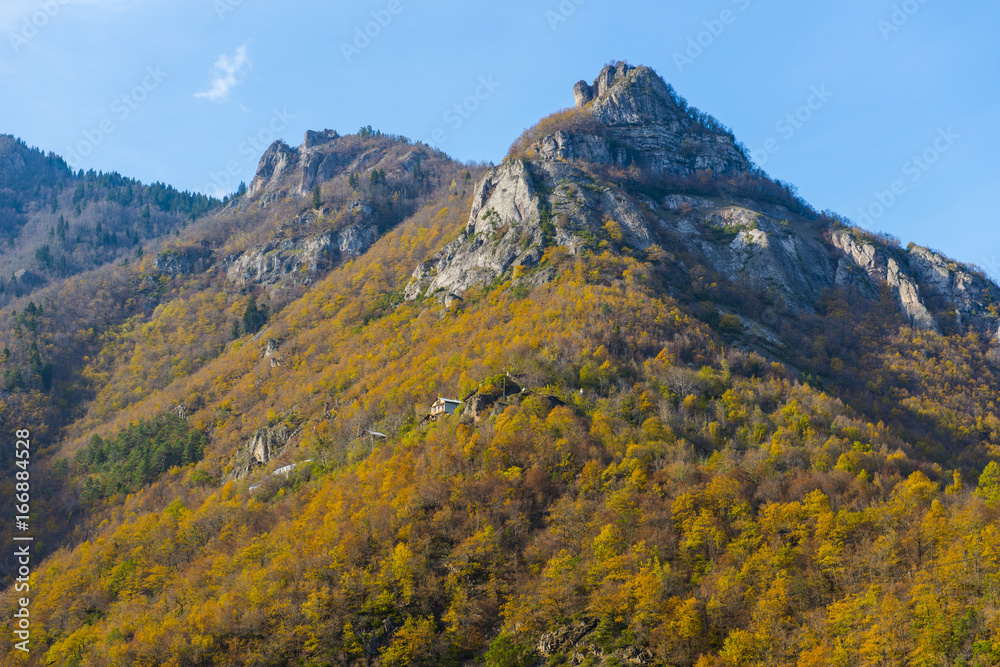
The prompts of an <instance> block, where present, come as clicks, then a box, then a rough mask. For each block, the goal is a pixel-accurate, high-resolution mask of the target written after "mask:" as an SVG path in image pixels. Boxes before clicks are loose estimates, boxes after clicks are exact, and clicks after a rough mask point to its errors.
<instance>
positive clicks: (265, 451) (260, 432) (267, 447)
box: [226, 424, 291, 481]
mask: <svg viewBox="0 0 1000 667" xmlns="http://www.w3.org/2000/svg"><path fill="white" fill-rule="evenodd" d="M290 437H291V434H289V432H288V429H287V428H286V427H285V425H284V424H282V425H280V426H276V427H274V428H269V427H264V428H259V429H257V430H256V431H254V434H253V435H252V436H250V438H249V439H248V440H247V441H246V442H245V443H244V444H243V445H242V446H241V447H240V448H239V449H238V450H237V451H236V456H235V457H234V461H233V467H232V469H231V470H230V472H229V473H227V474H226V481H228V480H233V479H243V478H244V477H246V476H247V475H249V474H250V473H252V472H253V471H254V470H257V469H258V468H261V467H263V466H265V465H267V464H268V462H270V461H271V460H272V459H274V458H277V457H278V456H279V455H280V454H281V452H282V451H284V449H285V445H287V444H288V440H289V438H290Z"/></svg>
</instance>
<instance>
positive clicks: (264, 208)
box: [0, 63, 1000, 667]
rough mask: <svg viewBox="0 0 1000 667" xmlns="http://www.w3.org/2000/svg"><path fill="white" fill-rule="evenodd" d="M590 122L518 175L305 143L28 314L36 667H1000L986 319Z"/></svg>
mask: <svg viewBox="0 0 1000 667" xmlns="http://www.w3.org/2000/svg"><path fill="white" fill-rule="evenodd" d="M575 93H576V95H575V97H576V101H577V106H576V107H574V108H573V109H571V110H567V111H563V112H560V113H558V114H556V115H554V116H551V117H549V118H546V119H543V121H541V122H540V123H539V125H538V126H536V127H534V128H531V129H530V130H528V131H527V132H526V133H525V134H524V135H523V136H522V137H521V138H520V139H519V140H518V141H516V142H515V143H514V145H513V147H512V150H511V154H510V155H509V156H508V158H507V159H506V160H504V162H503V163H502V164H500V165H497V166H494V167H490V168H484V167H479V166H475V165H461V164H458V163H455V162H453V161H451V160H449V159H447V157H446V156H444V155H442V154H440V153H438V152H435V151H433V150H432V149H429V148H428V147H426V146H423V145H420V144H411V143H409V142H408V141H406V140H404V139H401V138H398V137H392V136H385V135H381V133H378V132H373V131H372V130H371V129H370V128H365V129H364V130H363V131H362V132H360V133H359V134H358V135H352V136H340V135H339V134H337V133H335V132H332V131H325V132H310V133H307V135H306V137H305V140H304V142H303V144H302V145H301V146H299V147H297V148H292V147H290V146H288V145H286V144H284V143H281V142H277V143H275V144H274V145H272V146H271V147H270V148H269V149H268V151H267V152H266V153H265V155H264V156H263V157H262V159H261V162H260V166H259V168H258V172H257V176H256V177H255V179H254V181H253V182H252V183H251V185H250V187H249V188H248V189H247V191H246V193H245V194H242V195H241V196H240V197H238V198H237V199H235V200H233V201H231V202H228V205H227V206H226V207H225V208H223V209H221V210H220V211H217V212H214V213H213V214H211V215H210V216H207V217H205V218H204V219H202V220H199V221H197V222H196V223H193V224H189V225H188V226H187V228H186V229H185V230H184V232H183V233H182V234H181V235H180V237H179V238H178V239H177V241H176V242H175V243H173V244H172V245H170V246H169V247H162V248H159V249H157V251H156V252H150V253H146V256H145V257H144V258H143V259H142V260H141V261H140V262H135V261H133V262H131V263H130V264H129V265H128V266H122V265H120V264H119V265H117V266H115V267H114V268H113V269H112V268H111V267H105V268H104V269H101V270H97V271H94V272H92V273H88V274H85V275H83V276H81V277H79V278H77V279H74V280H71V281H67V282H65V283H64V284H63V287H62V288H61V290H60V291H59V292H56V291H55V290H54V288H53V287H49V288H46V289H43V290H42V291H41V292H39V296H40V299H39V300H40V301H41V303H42V305H41V306H40V307H39V306H38V305H37V304H36V305H35V306H34V307H33V308H31V309H28V308H27V305H26V304H25V305H22V306H20V307H19V308H18V310H17V314H16V316H15V319H14V320H11V322H10V328H11V330H13V326H14V324H15V322H16V323H17V325H18V326H20V328H21V334H20V337H19V338H17V337H14V338H10V339H9V340H10V341H13V342H17V344H19V345H21V347H19V348H18V351H17V352H16V353H14V352H12V355H14V354H17V355H21V356H19V357H16V359H17V360H19V361H18V363H19V364H20V366H21V367H23V368H29V369H31V370H32V371H34V370H35V369H36V368H37V370H38V372H37V373H35V374H34V375H31V374H30V373H29V375H28V376H29V378H30V383H31V384H30V385H29V386H26V387H18V388H15V389H13V390H11V391H12V393H10V394H5V395H4V396H3V397H2V400H4V401H6V402H7V403H5V405H14V404H16V405H19V406H20V408H19V409H20V410H21V412H20V413H18V417H17V418H18V419H20V420H23V422H19V423H39V421H40V420H41V418H40V417H39V416H38V415H39V414H42V413H44V411H45V410H56V409H57V408H56V406H57V405H58V401H59V400H62V401H64V403H65V405H64V406H63V407H62V408H59V409H62V410H63V412H62V413H61V414H65V415H66V417H65V419H64V422H63V423H64V424H65V425H64V426H62V427H61V428H59V429H56V428H50V429H49V430H48V431H45V430H43V429H41V428H39V432H40V434H41V438H42V441H43V442H44V443H45V444H44V445H42V447H43V449H44V451H43V453H42V456H41V458H40V460H39V461H38V462H37V463H36V464H35V465H37V466H38V467H37V468H36V471H37V472H36V474H37V476H38V477H39V479H40V480H41V482H40V486H39V487H38V489H37V491H36V493H37V496H36V497H37V498H38V500H37V501H36V502H37V505H36V509H35V512H36V513H37V518H33V521H35V523H36V525H38V526H44V528H40V530H42V531H43V532H44V535H41V536H40V537H41V541H42V542H43V544H41V545H39V552H40V553H41V554H44V555H45V556H46V558H45V561H44V563H43V564H42V565H41V567H40V568H39V569H38V570H37V573H38V574H37V579H36V580H35V582H34V584H33V591H34V593H33V594H34V598H33V607H32V613H33V619H34V620H33V622H34V623H36V624H37V625H36V626H34V627H36V628H37V634H36V635H34V636H33V637H34V641H37V642H38V644H37V645H36V646H37V653H33V654H32V659H33V660H35V664H65V665H126V664H127V665H162V664H176V665H247V664H254V665H341V664H343V665H348V664H351V665H438V664H487V665H494V666H500V665H504V666H514V665H546V664H548V665H559V664H592V665H621V664H636V665H654V664H656V665H698V666H699V667H710V666H715V665H719V666H721V665H727V666H728V665H798V666H800V667H801V666H806V665H844V666H847V665H912V664H919V665H982V666H985V665H991V664H996V663H997V662H998V661H1000V649H998V647H1000V634H998V632H997V630H996V628H997V627H998V625H997V613H998V612H997V610H998V608H1000V607H998V605H997V596H998V592H1000V589H998V582H1000V556H998V554H1000V533H998V531H997V530H996V527H995V524H996V521H997V518H998V511H1000V510H998V506H1000V467H998V465H997V463H996V459H997V458H998V457H1000V449H998V446H1000V419H998V416H997V415H998V407H997V405H996V398H995V397H996V396H997V395H998V392H1000V351H998V341H997V339H996V333H997V328H998V316H1000V313H998V294H1000V293H998V291H997V287H996V286H995V285H993V284H992V283H991V282H990V281H988V280H987V279H986V278H985V277H984V276H983V275H982V274H981V273H979V272H977V271H976V270H975V269H974V268H973V267H969V266H965V265H962V264H960V263H957V262H953V261H951V260H949V259H947V258H944V257H941V256H940V255H939V254H937V253H935V252H933V251H930V250H928V249H925V248H921V247H919V246H915V245H911V246H910V247H907V248H903V247H900V246H899V245H898V243H896V242H894V240H893V239H891V238H889V237H885V236H881V235H876V234H873V233H871V232H867V231H864V230H861V229H858V228H856V227H853V226H851V225H850V224H849V221H846V220H843V219H841V218H839V217H837V216H835V215H834V214H832V213H825V214H819V213H817V212H816V211H815V210H813V209H812V208H811V207H810V206H809V205H808V204H807V203H805V202H803V201H802V200H801V199H799V198H798V197H797V196H796V195H795V192H794V188H792V187H791V186H788V185H787V184H783V183H779V182H775V181H773V180H771V179H770V178H768V177H767V175H766V174H764V173H762V172H760V171H759V170H756V169H755V168H754V167H753V165H751V164H750V163H749V162H748V161H747V160H746V158H745V156H744V155H743V151H742V149H741V147H740V145H739V143H738V142H737V141H736V139H735V138H734V137H733V136H732V133H731V132H729V131H728V130H727V129H726V128H725V127H724V126H723V125H722V124H721V123H720V122H719V121H717V120H715V119H713V118H711V117H709V116H707V115H705V114H703V113H701V112H698V111H696V110H694V109H692V108H691V107H690V106H689V105H688V104H687V103H686V102H685V101H684V100H683V98H681V97H680V96H679V95H678V94H677V93H676V92H675V91H673V89H671V88H670V87H669V86H667V85H666V84H665V83H664V82H663V81H662V80H661V79H660V78H659V77H658V76H656V74H655V73H654V72H652V70H649V69H648V68H644V67H635V68H633V67H630V66H628V65H626V64H624V63H618V64H616V65H613V66H608V67H606V68H605V69H604V70H603V71H602V72H601V73H600V75H599V77H598V79H597V80H596V81H595V82H594V83H593V84H592V85H591V84H587V83H580V84H577V86H576V88H575ZM47 290H49V291H47ZM115 290H119V291H123V290H132V291H131V292H129V293H130V294H132V295H133V296H132V298H133V301H132V302H131V303H129V302H128V300H127V299H126V300H125V301H124V303H125V305H123V306H114V307H112V306H111V305H110V304H111V303H117V301H116V300H114V299H110V300H109V299H107V297H106V296H105V295H107V294H110V293H122V292H115ZM64 294H69V295H71V296H72V298H66V297H64V296H63V295H64ZM42 296H44V297H45V298H44V299H42V298H41V297H42ZM88 303H89V304H93V305H92V306H90V307H87V306H86V305H85V304H88ZM74 309H76V310H74ZM5 316H6V315H5ZM29 332H30V333H29ZM34 342H38V344H37V346H36V347H37V350H38V355H39V357H38V359H36V360H35V361H33V359H35V357H34V351H33V350H32V348H31V347H30V343H34ZM25 345H28V347H27V348H25V347H24V346H25ZM57 350H58V351H59V354H63V355H65V356H64V357H59V359H58V361H53V359H55V357H54V356H52V355H55V354H56V351H57ZM25 355H26V356H25ZM46 363H50V364H53V366H52V369H53V373H52V375H51V377H50V382H51V384H50V385H49V386H48V387H46V384H45V376H44V375H43V373H42V371H43V370H44V364H46ZM38 364H41V366H39V365H38ZM60 392H61V393H60ZM438 397H445V398H452V399H458V400H462V399H465V400H466V401H467V402H466V404H465V409H459V410H458V411H457V412H456V414H454V415H451V416H433V418H432V416H431V415H429V408H430V405H431V403H432V402H433V401H434V400H435V399H436V398H438ZM18 401H19V402H18ZM32 410H35V411H38V412H32ZM6 414H9V413H6ZM6 414H5V418H7V419H9V417H6ZM12 424H13V422H9V423H8V424H7V425H8V426H10V425H12ZM8 477H9V476H8ZM4 479H7V477H5V478H4ZM4 484H6V482H5V483H4ZM14 596H15V593H14V592H13V591H12V590H11V589H7V590H6V591H5V592H4V594H3V598H2V604H3V605H4V606H5V607H7V608H13V607H14ZM4 642H6V643H4ZM10 642H11V639H10V638H9V637H8V638H6V639H0V644H2V646H3V649H4V650H7V649H9V648H10ZM29 664H30V663H29Z"/></svg>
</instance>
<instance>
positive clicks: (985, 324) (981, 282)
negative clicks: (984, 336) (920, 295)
mask: <svg viewBox="0 0 1000 667" xmlns="http://www.w3.org/2000/svg"><path fill="white" fill-rule="evenodd" d="M908 255H909V264H910V269H911V270H912V271H913V273H914V275H915V276H916V277H917V279H918V280H919V281H920V284H921V287H922V289H923V290H924V292H925V293H926V294H928V295H929V296H932V297H937V298H940V299H943V300H944V301H945V303H946V304H948V305H949V306H950V307H951V308H952V309H953V310H954V317H955V323H956V324H957V325H958V327H959V329H960V330H965V329H967V328H972V329H973V330H976V331H983V332H987V333H989V334H991V335H993V336H995V337H1000V331H997V326H998V318H997V317H996V316H995V315H994V314H993V313H992V312H990V305H991V304H995V303H997V302H998V301H1000V289H998V288H997V286H996V285H995V284H993V283H992V282H991V281H989V280H988V279H986V278H985V277H984V276H981V275H977V274H975V273H973V272H972V271H970V270H968V269H967V268H965V267H963V266H961V265H960V264H958V263H957V262H953V261H951V260H949V259H948V258H946V257H943V256H941V255H939V254H938V253H936V252H934V251H933V250H929V249H927V248H923V247H921V246H917V245H914V246H912V247H911V248H910V249H909V252H908Z"/></svg>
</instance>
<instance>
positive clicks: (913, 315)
mask: <svg viewBox="0 0 1000 667" xmlns="http://www.w3.org/2000/svg"><path fill="white" fill-rule="evenodd" d="M832 237H833V244H834V245H835V246H836V247H837V248H838V249H839V250H841V251H842V252H843V253H844V257H842V258H841V260H840V262H839V263H838V265H837V275H836V283H837V284H838V285H853V286H855V287H857V288H859V289H861V290H862V291H865V292H867V293H869V294H870V295H871V296H873V297H874V296H875V295H876V294H877V293H878V286H879V285H882V284H885V285H888V286H889V287H891V288H892V289H893V290H894V291H895V293H896V294H897V295H898V298H899V305H900V309H901V310H902V312H903V314H904V315H906V316H907V317H908V318H909V319H910V321H911V322H912V323H913V325H914V326H916V327H919V328H921V329H927V330H932V331H939V328H938V324H937V322H935V321H934V318H933V317H932V316H931V314H930V311H928V310H927V307H926V306H925V305H924V303H923V301H921V299H920V287H919V286H918V285H917V283H916V281H915V280H913V279H912V278H911V277H910V276H909V275H907V274H906V273H905V272H904V271H903V270H902V269H901V268H900V265H899V263H898V262H897V261H896V259H895V258H894V257H892V256H891V255H890V254H889V253H887V252H886V251H885V250H884V249H883V248H878V247H876V246H875V245H873V244H871V243H867V242H864V241H858V240H855V239H854V237H852V236H851V234H850V233H849V232H847V231H843V230H838V231H835V232H833V235H832ZM858 269H860V271H858ZM866 281H867V282H866Z"/></svg>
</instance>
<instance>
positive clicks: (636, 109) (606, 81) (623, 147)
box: [543, 63, 751, 176]
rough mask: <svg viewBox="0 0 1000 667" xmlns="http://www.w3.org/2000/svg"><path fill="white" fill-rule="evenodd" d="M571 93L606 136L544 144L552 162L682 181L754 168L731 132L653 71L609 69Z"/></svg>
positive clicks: (622, 67)
mask: <svg viewBox="0 0 1000 667" xmlns="http://www.w3.org/2000/svg"><path fill="white" fill-rule="evenodd" d="M573 93H574V98H575V100H576V105H577V107H586V108H587V109H588V110H589V111H590V113H591V114H592V115H593V117H594V118H595V119H596V120H597V121H598V122H600V123H601V124H602V125H604V126H605V127H606V128H607V136H606V137H605V138H598V137H594V136H588V135H582V136H575V137H574V136H571V135H567V134H566V133H563V135H564V136H561V137H555V138H553V139H551V140H550V139H546V140H545V141H544V142H543V150H545V151H546V155H547V156H548V157H552V156H555V155H558V156H559V157H562V158H565V159H574V158H576V159H585V160H588V161H591V162H598V163H605V162H610V163H615V164H618V165H620V166H623V167H627V166H630V165H632V164H636V165H638V166H640V167H642V168H643V169H648V170H650V171H652V172H655V173H657V174H674V175H680V176H686V175H690V174H693V173H695V172H696V171H699V170H703V169H711V170H712V172H713V173H714V174H715V175H716V176H724V175H729V174H738V173H743V172H746V171H749V170H750V168H751V164H750V160H749V159H748V158H747V156H746V155H745V154H744V152H743V150H742V149H741V147H740V146H739V145H738V144H737V142H736V139H735V137H733V135H732V133H731V132H730V131H729V130H728V129H726V128H724V127H722V126H721V125H719V124H718V122H717V121H715V120H714V119H711V118H710V117H709V116H706V115H704V114H701V113H699V112H697V111H696V110H694V109H692V108H690V107H688V106H687V104H686V102H684V101H683V100H682V99H681V98H680V97H679V96H678V95H677V93H676V92H674V90H673V88H671V87H670V86H669V85H668V84H667V83H666V82H665V81H664V80H663V79H662V78H660V77H659V76H658V75H657V74H656V72H654V71H653V70H652V69H650V68H649V67H632V66H630V65H627V64H624V63H619V64H617V65H608V66H606V67H605V68H604V69H602V70H601V73H600V74H598V76H597V79H595V80H594V82H593V84H587V82H585V81H580V82H578V83H577V84H576V86H574V88H573Z"/></svg>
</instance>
